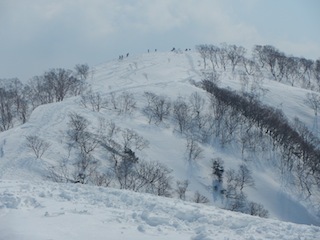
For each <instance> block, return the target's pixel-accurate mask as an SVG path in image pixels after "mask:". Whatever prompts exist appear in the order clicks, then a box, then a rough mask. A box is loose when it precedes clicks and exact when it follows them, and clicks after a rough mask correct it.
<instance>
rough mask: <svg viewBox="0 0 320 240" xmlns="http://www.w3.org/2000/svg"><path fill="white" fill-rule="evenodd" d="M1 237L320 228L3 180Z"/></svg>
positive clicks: (190, 235) (309, 234)
mask: <svg viewBox="0 0 320 240" xmlns="http://www.w3.org/2000/svg"><path fill="white" fill-rule="evenodd" d="M0 184H1V185H0V209H1V211H0V239H1V240H2V239H3V240H18V239H19V240H43V239H59V240H71V239H77V240H82V239H83V240H86V239H177V240H180V239H181V240H182V239H190V240H200V239H201V240H205V239H206V240H209V239H217V240H225V239H230V240H232V239H234V240H240V239H251V240H254V239H301V240H302V239H305V240H313V239H314V240H316V239H319V235H320V228H319V227H315V226H307V225H298V224H293V223H286V222H281V221H277V220H271V219H262V218H259V217H252V216H249V215H243V214H239V213H235V212H230V211H225V210H221V209H218V208H216V207H213V206H205V205H202V204H195V203H189V202H185V201H181V200H177V199H170V198H162V197H156V196H152V195H149V194H138V193H134V192H130V191H124V190H123V191H120V190H116V189H111V188H102V187H92V186H87V185H81V184H54V183H50V182H29V181H6V180H1V181H0Z"/></svg>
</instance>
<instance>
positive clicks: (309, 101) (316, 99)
mask: <svg viewBox="0 0 320 240" xmlns="http://www.w3.org/2000/svg"><path fill="white" fill-rule="evenodd" d="M304 102H305V104H306V105H307V106H308V107H310V108H311V109H312V110H313V111H314V115H315V117H316V116H317V115H318V109H319V107H320V96H319V95H318V94H316V93H307V94H306V99H305V101H304Z"/></svg>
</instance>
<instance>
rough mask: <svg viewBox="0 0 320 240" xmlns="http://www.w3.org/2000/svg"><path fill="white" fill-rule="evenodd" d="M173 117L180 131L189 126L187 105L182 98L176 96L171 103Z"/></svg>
mask: <svg viewBox="0 0 320 240" xmlns="http://www.w3.org/2000/svg"><path fill="white" fill-rule="evenodd" d="M172 116H173V119H174V120H175V122H176V123H177V124H178V129H179V132H180V133H183V132H184V131H185V130H187V129H188V127H189V122H190V116H189V107H188V105H187V103H186V102H185V101H183V99H181V98H178V99H177V100H176V101H174V103H173V115H172Z"/></svg>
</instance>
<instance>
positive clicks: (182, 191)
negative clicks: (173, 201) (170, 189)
mask: <svg viewBox="0 0 320 240" xmlns="http://www.w3.org/2000/svg"><path fill="white" fill-rule="evenodd" d="M176 184H177V189H176V192H177V193H178V197H179V198H180V199H182V200H186V191H187V188H188V186H189V181H188V180H184V181H177V182H176Z"/></svg>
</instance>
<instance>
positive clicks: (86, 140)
mask: <svg viewBox="0 0 320 240" xmlns="http://www.w3.org/2000/svg"><path fill="white" fill-rule="evenodd" d="M65 137H66V146H67V149H68V156H67V157H66V158H65V159H63V160H62V161H61V162H60V163H59V164H58V165H57V166H52V167H51V168H50V169H49V178H51V179H52V180H54V181H58V182H72V183H81V184H88V183H90V184H94V185H100V186H110V185H111V184H113V186H115V187H119V188H120V189H129V190H133V191H137V192H148V193H152V194H156V195H159V196H170V195H171V190H172V186H171V181H172V176H171V175H170V173H171V170H170V169H169V168H167V167H166V166H164V165H163V164H161V163H159V162H155V161H145V160H143V159H140V158H139V157H138V156H136V152H140V151H142V150H143V149H145V148H146V147H148V141H147V140H145V139H143V138H142V137H141V136H140V135H138V134H137V133H136V132H135V131H133V130H131V129H121V128H119V127H117V126H116V125H115V124H114V123H113V122H106V121H105V120H103V119H101V120H100V124H99V129H98V130H93V128H92V126H91V123H90V122H89V121H88V120H87V119H86V118H85V117H83V116H81V115H79V114H77V113H70V115H69V122H68V130H67V132H66V133H65ZM28 144H29V145H30V141H28ZM97 149H99V150H100V151H99V152H101V151H102V152H104V153H105V154H104V156H105V159H101V158H97V157H96V155H97V154H98V153H97V152H96V150H97Z"/></svg>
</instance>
